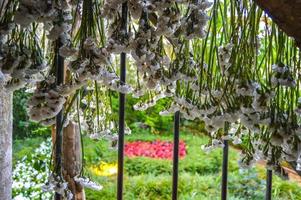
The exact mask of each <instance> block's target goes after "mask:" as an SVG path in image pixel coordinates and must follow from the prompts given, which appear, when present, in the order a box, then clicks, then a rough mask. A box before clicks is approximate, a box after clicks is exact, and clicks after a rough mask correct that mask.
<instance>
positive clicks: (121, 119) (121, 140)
mask: <svg viewBox="0 0 301 200" xmlns="http://www.w3.org/2000/svg"><path fill="white" fill-rule="evenodd" d="M127 15H128V6H127V2H125V3H123V4H122V27H121V28H122V31H124V33H125V34H126V33H127ZM125 81H126V53H121V55H120V82H121V84H125ZM124 120H125V94H123V93H119V132H118V177H117V200H122V199H123V165H124V126H125V123H124Z"/></svg>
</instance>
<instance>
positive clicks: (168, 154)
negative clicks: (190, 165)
mask: <svg viewBox="0 0 301 200" xmlns="http://www.w3.org/2000/svg"><path fill="white" fill-rule="evenodd" d="M186 153H187V152H186V144H185V142H184V141H180V143H179V156H180V158H184V157H185V156H186ZM125 155H126V156H128V157H139V156H141V157H149V158H158V159H168V160H171V159H172V157H173V142H169V141H160V140H155V141H134V142H128V143H126V144H125Z"/></svg>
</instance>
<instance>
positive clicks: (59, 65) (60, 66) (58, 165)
mask: <svg viewBox="0 0 301 200" xmlns="http://www.w3.org/2000/svg"><path fill="white" fill-rule="evenodd" d="M61 46H62V42H61V40H60V38H59V39H58V40H57V41H56V54H55V61H54V62H55V63H54V64H55V70H56V71H55V75H56V85H61V84H63V83H64V73H65V69H64V68H65V67H64V58H63V57H62V56H60V55H59V49H60V47H61ZM62 145H63V109H62V110H61V111H60V112H59V113H58V115H57V116H56V135H55V172H56V174H57V175H59V176H62ZM61 199H62V196H61V195H60V194H58V193H55V200H61Z"/></svg>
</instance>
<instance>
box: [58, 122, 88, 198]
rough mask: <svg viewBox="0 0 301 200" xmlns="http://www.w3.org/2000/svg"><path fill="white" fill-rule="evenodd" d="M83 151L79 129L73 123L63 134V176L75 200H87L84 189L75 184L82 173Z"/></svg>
mask: <svg viewBox="0 0 301 200" xmlns="http://www.w3.org/2000/svg"><path fill="white" fill-rule="evenodd" d="M81 153H82V151H81V138H80V133H79V128H78V126H77V125H76V124H74V123H73V122H70V123H69V125H68V126H67V127H66V128H65V129H64V133H63V156H62V160H63V176H64V179H65V180H66V181H67V182H68V187H69V189H70V190H71V191H72V194H73V195H74V200H85V194H84V191H83V188H82V187H81V186H80V185H79V184H77V183H76V182H74V180H73V178H74V177H75V176H76V175H78V174H79V173H80V172H81V168H82V154H81Z"/></svg>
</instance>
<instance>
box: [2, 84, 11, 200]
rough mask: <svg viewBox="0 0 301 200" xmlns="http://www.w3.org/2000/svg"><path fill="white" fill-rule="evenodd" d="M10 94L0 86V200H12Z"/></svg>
mask: <svg viewBox="0 0 301 200" xmlns="http://www.w3.org/2000/svg"><path fill="white" fill-rule="evenodd" d="M12 121H13V118H12V93H11V92H8V91H6V90H5V89H4V88H3V87H1V86H0V199H1V200H11V198H12Z"/></svg>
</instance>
